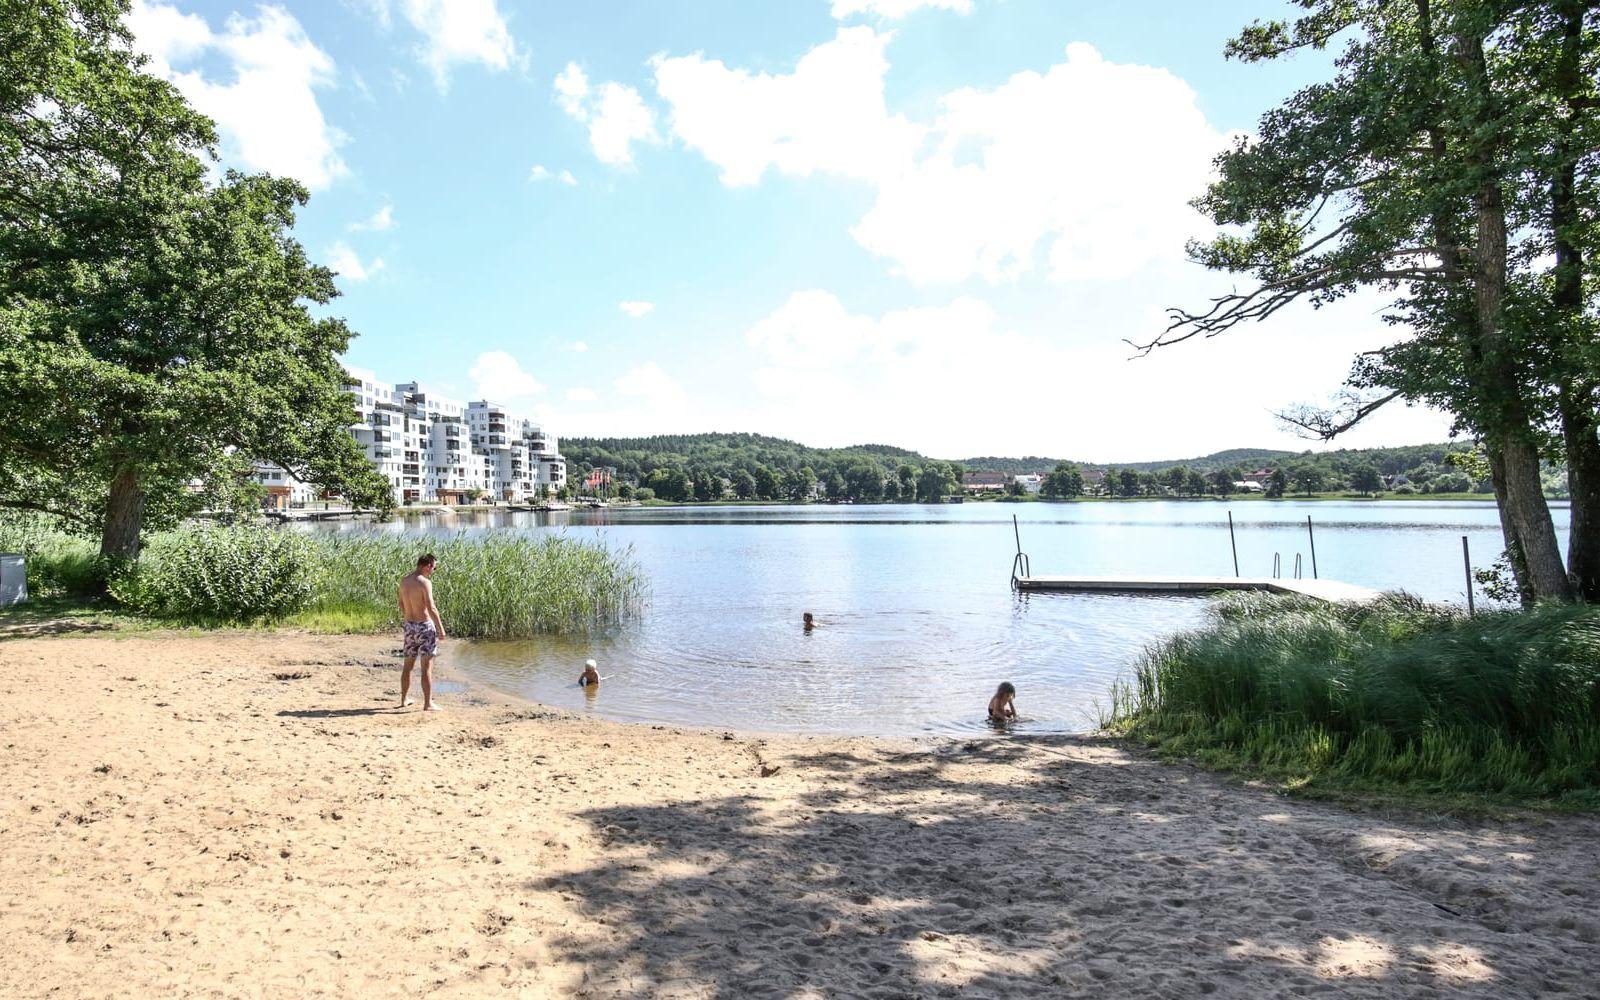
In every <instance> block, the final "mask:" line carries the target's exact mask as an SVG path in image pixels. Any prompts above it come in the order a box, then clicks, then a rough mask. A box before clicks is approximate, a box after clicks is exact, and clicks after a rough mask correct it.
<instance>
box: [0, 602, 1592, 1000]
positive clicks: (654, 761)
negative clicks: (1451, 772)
mask: <svg viewBox="0 0 1600 1000" xmlns="http://www.w3.org/2000/svg"><path fill="white" fill-rule="evenodd" d="M0 626H3V619H0ZM397 645H398V643H397V641H395V640H391V639H371V638H326V637H316V636H306V635H298V634H292V633H291V634H265V633H224V634H205V633H184V634H163V633H154V634H152V633H143V634H131V635H122V634H118V633H114V632H108V633H104V634H95V633H87V634H71V633H68V634H61V635H49V636H45V635H28V634H26V633H24V632H22V631H20V630H12V631H11V632H10V633H9V634H7V633H6V632H5V629H4V628H3V627H0V691H3V694H4V699H5V700H4V708H3V709H0V711H3V712H4V719H5V724H4V727H3V729H4V732H3V735H0V766H3V767H4V773H5V789H6V793H7V794H6V795H5V798H4V801H3V803H0V838H3V842H4V844H5V850H4V864H3V865H0V936H3V940H4V942H5V947H4V948H3V949H0V983H3V984H4V992H5V993H6V995H8V996H25V997H36V996H37V997H112V996H118V997H120V996H129V997H147V996H178V997H188V996H196V997H199V996H204V997H234V996H238V997H255V996H345V995H372V996H383V995H401V994H406V995H417V994H438V995H443V996H483V995H511V996H594V997H657V996H660V997H728V998H733V997H758V996H784V997H831V996H843V995H851V996H871V997H908V996H914V997H924V996H931V997H940V996H963V997H989V996H995V997H998V996H1006V997H1032V996H1038V997H1073V996H1084V997H1089V996H1094V997H1100V996H1141V997H1174V998H1176V997H1194V996H1201V995H1213V996H1228V997H1277V996H1314V995H1328V996H1340V997H1428V996H1439V997H1458V996H1465V997H1527V996H1535V995H1545V994H1555V995H1561V994H1565V995H1569V996H1594V995H1595V991H1596V986H1595V984H1596V982H1600V917H1597V915H1596V913H1597V911H1596V904H1597V903H1600V851H1596V849H1595V845H1596V844H1597V843H1600V820H1597V819H1596V818H1594V817H1540V818H1533V819H1528V820H1519V821H1516V822H1487V821H1486V822H1474V823H1466V824H1463V823H1459V822H1454V821H1449V820H1432V819H1427V818H1418V817H1394V816H1379V815H1367V814H1352V813H1350V812H1347V811H1344V810H1341V809H1338V808H1334V807H1329V806H1321V805H1312V804H1303V803H1296V802H1291V801H1287V800H1285V799H1283V798H1281V797H1278V796H1275V795H1273V794H1271V793H1270V792H1267V791H1264V790H1260V789H1253V788H1248V787H1239V786H1235V785H1231V784H1229V783H1227V782H1225V781H1223V780H1221V779H1219V778H1216V777H1214V776H1211V775H1208V774H1204V773H1202V772H1198V771H1195V770H1193V769H1190V768H1187V767H1181V766H1168V765H1162V764H1158V763H1154V762H1151V761H1148V760H1145V759H1142V758H1140V757H1138V756H1136V755H1131V754H1129V753H1127V752H1126V751H1124V750H1122V749H1120V748H1118V747H1116V746H1112V745H1106V744H1100V743H1096V742H1094V741H1085V740H1072V739H1058V740H1050V741H1033V742H1029V743H1021V742H1016V741H1007V740H1003V739H991V738H987V737H985V738H980V739H973V740H964V741H963V740H940V741H925V742H897V741H881V740H872V739H839V738H816V739H805V738H793V737H783V738H765V739H763V738H757V737H751V736H744V735H735V734H723V733H720V732H717V731H707V732H700V731H692V730H683V729H675V728H663V727H651V726H630V725H624V724H619V723H610V722H603V721H598V720H594V719H588V718H583V717H577V716H572V715H568V714H565V713H558V712H553V711H550V710H547V709H543V708H540V707H538V706H533V705H527V704H520V703H516V702H513V701H510V700H508V699H504V698H501V697H499V696H497V695H495V694H494V693H493V692H490V691H486V690H483V689H476V688H475V689H469V690H468V691H466V692H465V693H463V694H456V695H451V696H446V697H445V698H444V699H443V704H444V707H445V709H446V710H445V711H444V712H441V713H438V714H437V715H432V716H424V715H422V714H421V713H420V712H418V711H416V710H415V709H414V708H413V709H411V710H407V711H403V712H402V711H397V710H396V709H395V708H393V702H394V701H395V700H396V695H397V685H398V676H397V674H398V672H397V670H396V669H395V660H394V659H393V654H394V652H395V647H396V646H397ZM574 675H576V671H574ZM604 696H605V695H604V691H603V690H602V692H601V695H600V697H602V698H603V697H604ZM774 769H776V770H775V773H774ZM763 774H766V775H767V776H765V777H763Z"/></svg>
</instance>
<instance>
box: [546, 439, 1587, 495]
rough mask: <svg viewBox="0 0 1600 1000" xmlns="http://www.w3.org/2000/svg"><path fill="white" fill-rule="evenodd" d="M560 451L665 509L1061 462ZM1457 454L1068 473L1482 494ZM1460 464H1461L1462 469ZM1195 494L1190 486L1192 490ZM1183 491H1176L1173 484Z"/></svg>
mask: <svg viewBox="0 0 1600 1000" xmlns="http://www.w3.org/2000/svg"><path fill="white" fill-rule="evenodd" d="M561 450H562V452H563V453H564V454H565V455H566V457H567V461H568V463H569V465H570V466H571V478H572V481H573V482H574V483H575V484H576V483H581V482H582V480H583V479H584V477H585V476H586V475H587V474H588V472H589V471H590V470H591V469H595V468H604V467H611V468H614V469H616V471H617V477H618V482H619V483H628V484H632V485H637V486H643V487H646V488H648V489H649V490H650V492H651V494H653V495H654V496H656V497H659V498H661V499H664V500H684V499H690V498H691V497H693V498H698V499H702V500H705V499H714V498H718V497H720V496H722V495H724V493H725V491H731V492H732V494H733V495H736V496H739V497H743V498H755V499H772V498H792V499H805V498H807V497H810V496H813V495H817V494H819V493H820V494H821V495H823V496H828V497H848V498H849V499H851V500H858V501H859V500H895V499H905V500H910V499H924V498H935V499H936V498H939V497H942V496H945V495H946V494H947V493H949V492H953V491H955V490H958V489H959V488H960V485H961V474H962V473H963V472H1004V473H1011V474H1016V473H1022V472H1050V471H1051V470H1053V469H1054V468H1055V467H1056V466H1057V465H1058V464H1060V463H1061V460H1060V459H1054V458H1046V457H1042V456H1037V455H1034V456H1026V457H1022V458H1006V457H997V456H982V457H978V458H969V459H965V460H963V461H950V460H947V459H936V458H929V457H927V456H925V455H922V454H919V453H917V452H915V451H910V450H907V449H905V448H896V447H893V446H891V445H882V444H861V445H852V446H850V447H848V448H812V447H809V446H807V445H803V444H800V443H799V442H796V441H788V440H785V439H783V438H775V437H768V436H766V435H763V434H662V435H657V436H655V437H642V438H581V437H575V438H567V439H565V440H563V441H562V442H561ZM1470 450H1471V446H1470V445H1468V444H1466V443H1456V444H1423V445H1406V446H1403V447H1398V448H1345V449H1340V450H1338V451H1323V452H1313V451H1303V452H1293V451H1283V450H1277V449H1271V448H1233V449H1229V450H1227V451H1218V452H1213V453H1212V454H1210V455H1202V456H1199V457H1198V458H1189V459H1173V460H1171V461H1166V462H1122V463H1100V462H1070V461H1069V462H1068V464H1071V465H1077V466H1078V467H1079V468H1081V469H1110V468H1115V469H1117V470H1118V472H1119V475H1118V477H1117V485H1116V487H1115V489H1116V491H1118V493H1117V495H1127V496H1134V495H1146V494H1148V495H1186V494H1183V489H1190V490H1191V492H1192V491H1193V490H1194V489H1199V490H1202V491H1203V490H1204V489H1205V487H1204V485H1203V484H1204V482H1205V481H1206V480H1207V479H1208V478H1209V479H1212V480H1218V481H1221V482H1224V483H1232V482H1234V481H1236V480H1237V479H1238V478H1239V477H1240V476H1243V475H1245V474H1246V473H1248V472H1252V471H1255V470H1257V469H1261V468H1263V467H1267V468H1273V469H1282V470H1284V471H1285V474H1286V475H1287V477H1288V479H1289V481H1291V482H1292V483H1293V484H1294V486H1295V488H1296V489H1298V490H1301V491H1304V492H1312V491H1315V490H1334V491H1337V490H1343V489H1362V490H1364V489H1367V488H1368V487H1365V486H1362V485H1361V484H1362V483H1368V484H1370V483H1374V482H1379V481H1383V482H1387V481H1389V480H1391V479H1393V478H1394V477H1396V476H1403V477H1404V479H1402V480H1401V482H1402V483H1407V485H1406V486H1405V487H1404V488H1403V489H1402V491H1403V492H1437V493H1461V492H1468V491H1473V490H1477V491H1480V492H1481V491H1482V490H1484V489H1487V486H1486V485H1485V484H1484V483H1482V482H1480V481H1478V480H1477V478H1476V477H1473V476H1469V475H1468V470H1467V469H1465V468H1461V467H1457V466H1456V465H1455V464H1453V463H1452V462H1449V461H1447V460H1446V458H1445V456H1446V455H1447V454H1449V453H1450V452H1458V451H1460V452H1465V451H1470ZM1469 464H1470V463H1469ZM1545 480H1546V482H1545V488H1546V490H1547V491H1548V492H1549V493H1550V494H1551V495H1552V496H1563V495H1565V494H1564V489H1565V473H1564V471H1563V470H1561V469H1559V468H1556V467H1549V468H1547V469H1546V470H1545ZM1197 482H1198V483H1200V484H1201V485H1200V486H1198V487H1196V486H1195V484H1196V483H1197ZM1179 483H1182V484H1184V485H1183V487H1182V489H1180V488H1179V487H1178V485H1177V484H1179Z"/></svg>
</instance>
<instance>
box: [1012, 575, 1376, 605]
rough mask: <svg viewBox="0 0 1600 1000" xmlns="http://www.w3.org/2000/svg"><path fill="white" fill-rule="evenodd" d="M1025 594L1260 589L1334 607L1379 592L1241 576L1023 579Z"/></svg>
mask: <svg viewBox="0 0 1600 1000" xmlns="http://www.w3.org/2000/svg"><path fill="white" fill-rule="evenodd" d="M1013 582H1014V583H1015V584H1016V588H1017V589H1018V590H1022V591H1046V592H1051V593H1063V594H1213V593H1216V592H1217V591H1221V590H1260V591H1266V592H1268V593H1274V594H1299V595H1300V596H1301V597H1311V598H1315V599H1317V600H1319V601H1327V602H1328V603H1330V604H1333V603H1339V602H1345V601H1370V600H1372V599H1373V598H1375V597H1377V596H1379V592H1378V591H1376V590H1373V589H1371V588H1370V587H1360V586H1357V585H1356V584H1353V583H1341V582H1340V581H1338V580H1291V579H1276V578H1272V577H1238V576H1130V577H1114V576H1019V577H1016V578H1015V580H1014V581H1013Z"/></svg>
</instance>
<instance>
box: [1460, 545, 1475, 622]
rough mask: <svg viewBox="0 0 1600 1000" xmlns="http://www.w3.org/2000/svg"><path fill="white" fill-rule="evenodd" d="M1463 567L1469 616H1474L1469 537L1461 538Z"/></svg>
mask: <svg viewBox="0 0 1600 1000" xmlns="http://www.w3.org/2000/svg"><path fill="white" fill-rule="evenodd" d="M1461 565H1462V567H1463V568H1465V569H1466V572H1467V614H1469V615H1470V614H1472V613H1473V612H1474V609H1473V607H1472V550H1471V549H1469V548H1467V536H1466V535H1462V536H1461Z"/></svg>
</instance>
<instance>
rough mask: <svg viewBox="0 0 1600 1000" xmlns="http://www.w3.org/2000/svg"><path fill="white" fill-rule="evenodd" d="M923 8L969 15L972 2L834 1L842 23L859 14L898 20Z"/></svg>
mask: <svg viewBox="0 0 1600 1000" xmlns="http://www.w3.org/2000/svg"><path fill="white" fill-rule="evenodd" d="M923 7H932V8H935V9H937V10H950V11H955V12H956V13H957V14H968V13H971V11H972V0H833V16H834V17H836V18H838V19H839V20H841V21H842V20H844V19H845V18H847V17H855V16H856V15H858V14H865V15H867V16H870V17H881V18H883V19H884V20H897V19H899V18H902V17H905V16H906V15H907V14H910V13H912V12H913V11H917V10H920V9H922V8H923Z"/></svg>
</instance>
